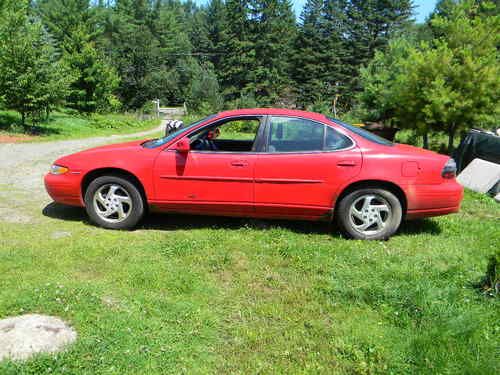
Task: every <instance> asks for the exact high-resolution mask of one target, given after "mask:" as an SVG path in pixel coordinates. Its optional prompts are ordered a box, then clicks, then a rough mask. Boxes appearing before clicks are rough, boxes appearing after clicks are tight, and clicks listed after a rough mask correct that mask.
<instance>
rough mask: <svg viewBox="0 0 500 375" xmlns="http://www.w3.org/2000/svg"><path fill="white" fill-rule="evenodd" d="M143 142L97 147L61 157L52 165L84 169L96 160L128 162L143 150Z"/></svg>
mask: <svg viewBox="0 0 500 375" xmlns="http://www.w3.org/2000/svg"><path fill="white" fill-rule="evenodd" d="M144 142H145V140H138V141H131V142H124V143H115V144H111V145H105V146H98V147H93V148H89V149H87V150H83V151H80V152H76V153H74V154H71V155H66V156H63V157H61V158H59V159H57V160H56V161H55V162H54V163H55V164H59V165H64V166H66V167H78V168H81V167H85V166H86V165H87V164H88V163H95V161H96V160H102V161H104V160H111V159H112V160H117V161H118V160H123V161H124V163H126V160H127V159H128V160H130V155H131V154H133V153H139V152H142V151H144V150H145V149H144V148H143V147H142V146H141V145H142V144H143V143H144Z"/></svg>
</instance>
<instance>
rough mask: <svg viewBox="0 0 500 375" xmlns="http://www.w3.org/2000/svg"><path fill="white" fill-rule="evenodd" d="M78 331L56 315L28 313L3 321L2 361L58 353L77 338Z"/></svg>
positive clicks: (0, 335)
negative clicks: (38, 354)
mask: <svg viewBox="0 0 500 375" xmlns="http://www.w3.org/2000/svg"><path fill="white" fill-rule="evenodd" d="M76 336H77V335H76V332H75V331H74V330H73V328H71V327H70V326H68V325H67V324H66V323H65V322H64V321H62V320H61V319H59V318H57V317H53V316H47V315H38V314H26V315H21V316H17V317H11V318H6V319H3V320H0V361H1V360H4V359H8V358H9V359H13V360H21V359H27V358H29V357H31V356H33V355H34V354H37V353H55V352H58V351H60V350H62V349H63V348H64V347H66V346H67V345H69V344H71V343H73V342H74V341H75V340H76Z"/></svg>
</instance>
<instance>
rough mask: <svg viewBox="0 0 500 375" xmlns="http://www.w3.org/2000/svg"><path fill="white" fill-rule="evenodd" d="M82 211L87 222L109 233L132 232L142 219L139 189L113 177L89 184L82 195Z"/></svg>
mask: <svg viewBox="0 0 500 375" xmlns="http://www.w3.org/2000/svg"><path fill="white" fill-rule="evenodd" d="M85 209H86V211H87V214H88V215H89V218H90V220H91V221H92V222H93V223H94V224H97V225H99V226H101V227H104V228H109V229H132V228H133V227H135V226H136V225H137V223H138V222H139V221H140V220H141V219H142V217H143V216H144V201H143V199H142V196H141V193H140V191H139V189H138V188H137V187H136V186H135V185H134V184H133V183H132V182H130V181H128V180H126V179H124V178H122V177H117V176H102V177H98V178H96V179H95V180H93V181H92V182H91V183H90V184H89V186H88V188H87V191H86V192H85Z"/></svg>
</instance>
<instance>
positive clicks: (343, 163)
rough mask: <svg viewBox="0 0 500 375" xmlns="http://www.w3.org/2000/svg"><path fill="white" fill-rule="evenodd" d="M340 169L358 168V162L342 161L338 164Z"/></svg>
mask: <svg viewBox="0 0 500 375" xmlns="http://www.w3.org/2000/svg"><path fill="white" fill-rule="evenodd" d="M337 165H338V166H339V167H354V166H356V162H355V161H354V160H340V161H339V162H337Z"/></svg>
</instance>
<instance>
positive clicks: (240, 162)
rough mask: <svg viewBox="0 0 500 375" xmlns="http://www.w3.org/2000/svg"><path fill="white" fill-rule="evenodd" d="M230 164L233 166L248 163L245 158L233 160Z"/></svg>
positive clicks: (242, 165) (241, 165)
mask: <svg viewBox="0 0 500 375" xmlns="http://www.w3.org/2000/svg"><path fill="white" fill-rule="evenodd" d="M231 165H232V166H233V167H246V166H247V165H248V162H247V161H245V160H233V161H232V162H231Z"/></svg>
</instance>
